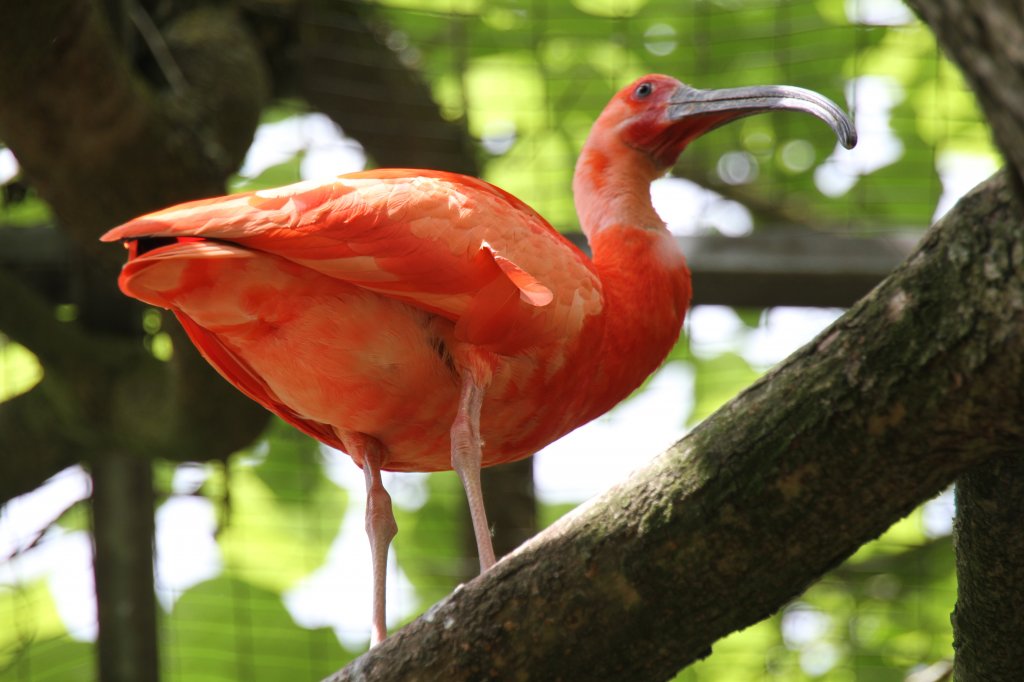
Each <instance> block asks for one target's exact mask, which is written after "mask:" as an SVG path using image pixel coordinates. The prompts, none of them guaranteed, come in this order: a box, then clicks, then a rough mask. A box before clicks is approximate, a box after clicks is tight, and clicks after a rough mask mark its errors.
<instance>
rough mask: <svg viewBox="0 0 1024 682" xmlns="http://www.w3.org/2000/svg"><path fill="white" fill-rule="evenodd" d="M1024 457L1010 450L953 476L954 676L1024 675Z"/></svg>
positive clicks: (972, 681) (963, 681)
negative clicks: (954, 479)
mask: <svg viewBox="0 0 1024 682" xmlns="http://www.w3.org/2000/svg"><path fill="white" fill-rule="evenodd" d="M1022 528H1024V457H1021V454H1020V452H1019V451H1018V452H1015V453H1012V454H1008V455H1006V456H1004V457H999V458H997V459H994V460H990V461H987V462H985V464H984V465H982V466H977V467H974V468H973V469H971V470H970V471H969V472H968V473H967V474H965V475H964V476H962V477H961V478H959V479H958V480H957V482H956V525H955V530H954V539H955V542H956V574H957V600H956V612H955V613H954V614H953V628H954V634H955V638H954V640H953V648H954V649H955V650H956V660H955V663H956V666H955V671H954V674H955V676H956V680H957V682H976V681H977V682H980V681H981V680H1022V679H1024V657H1021V642H1024V638H1022V635H1024V590H1022V589H1021V585H1022V584H1024V582H1022V579H1024V535H1022V534H1021V529H1022Z"/></svg>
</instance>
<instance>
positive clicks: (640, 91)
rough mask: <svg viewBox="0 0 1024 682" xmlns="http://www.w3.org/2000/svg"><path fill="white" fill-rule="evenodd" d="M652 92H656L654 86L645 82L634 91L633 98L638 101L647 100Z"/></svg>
mask: <svg viewBox="0 0 1024 682" xmlns="http://www.w3.org/2000/svg"><path fill="white" fill-rule="evenodd" d="M652 92H654V86H653V85H652V84H651V83H649V82H646V81H645V82H643V83H641V84H640V85H638V86H636V90H634V91H633V96H634V97H636V98H637V99H645V98H646V97H647V96H649V95H650V94H651V93H652Z"/></svg>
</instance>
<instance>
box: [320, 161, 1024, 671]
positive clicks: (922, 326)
mask: <svg viewBox="0 0 1024 682" xmlns="http://www.w3.org/2000/svg"><path fill="white" fill-rule="evenodd" d="M1007 184H1008V183H1007V180H1006V177H1005V176H1004V175H999V176H996V177H995V178H993V179H991V180H990V181H988V182H986V183H985V184H984V185H983V186H981V187H980V188H979V189H977V190H975V191H974V192H973V193H971V194H970V195H969V196H968V197H966V198H965V199H964V200H963V201H961V202H960V204H959V205H958V207H957V208H956V209H955V210H954V211H953V212H952V213H951V214H949V215H948V216H947V218H946V219H944V220H943V221H941V222H940V223H939V225H938V226H937V227H936V228H934V229H933V230H931V231H930V232H929V233H928V234H927V235H926V237H925V239H924V240H923V242H922V244H921V246H920V248H919V250H918V251H917V252H916V253H915V254H914V255H913V256H911V257H910V259H909V260H908V261H907V262H906V263H905V264H904V265H903V266H901V267H900V268H899V269H898V270H897V271H896V272H895V273H894V274H893V275H892V276H891V277H889V278H888V279H887V280H886V281H885V282H883V283H882V285H880V286H879V287H878V288H877V289H876V290H875V291H874V292H872V294H871V295H869V296H868V297H867V298H866V299H864V300H863V301H861V302H860V303H859V304H858V305H857V306H855V307H854V308H853V309H851V310H850V311H849V312H848V313H847V314H846V315H844V316H843V317H842V318H841V319H840V320H838V321H837V322H836V323H835V324H834V325H833V326H832V327H831V328H829V329H827V330H826V331H824V332H823V333H822V334H821V335H820V336H819V337H818V338H817V339H816V340H815V341H813V342H811V343H810V344H808V345H807V346H806V347H805V348H803V349H802V350H800V351H798V352H797V353H795V354H794V355H793V356H792V357H791V358H790V359H788V360H787V361H786V362H785V363H783V364H782V365H781V366H779V367H778V368H777V369H776V370H774V371H772V372H771V373H770V374H769V375H767V376H765V377H764V378H763V379H762V380H761V381H759V382H757V383H756V384H755V385H754V386H752V387H751V388H750V389H748V390H747V391H745V392H744V393H743V394H741V395H740V396H739V397H737V398H736V399H735V400H733V401H732V402H730V403H729V404H728V405H727V406H725V407H724V408H722V409H721V410H720V411H719V412H718V413H716V414H715V415H713V416H712V417H710V418H709V419H707V420H706V421H705V422H704V423H703V424H702V425H701V426H700V427H699V428H697V429H696V430H695V431H694V432H693V433H691V434H690V435H689V436H688V437H687V438H685V439H684V440H683V441H681V442H680V443H679V444H677V445H676V446H675V447H673V448H672V449H671V450H669V451H668V452H666V453H665V454H664V455H662V456H661V457H660V458H659V459H657V460H656V461H655V462H654V463H652V464H651V465H650V466H649V467H648V468H646V469H645V470H643V471H642V472H640V473H639V474H638V475H636V476H634V477H633V478H632V479H631V480H630V481H628V482H627V483H625V484H623V485H621V486H619V487H617V488H614V489H612V490H611V491H609V492H608V493H607V494H605V495H604V496H603V497H602V498H600V499H599V500H597V501H595V502H594V503H592V504H589V505H586V506H585V507H584V508H581V509H579V510H577V511H576V512H575V513H573V514H571V515H570V516H568V517H566V518H564V519H563V520H562V521H561V522H559V523H558V524H556V525H555V526H553V527H551V528H550V529H548V530H547V531H544V532H543V533H541V534H540V535H539V536H538V537H537V538H535V539H534V540H533V541H531V542H529V543H527V544H526V545H525V546H523V547H522V548H521V549H520V550H518V551H517V552H514V553H513V554H512V555H510V556H508V557H506V558H505V560H503V561H501V562H499V563H498V564H497V565H496V566H495V568H494V569H493V570H491V571H490V572H488V573H487V574H485V575H483V576H481V577H480V578H478V579H477V580H474V581H473V582H471V583H469V584H468V585H466V586H464V587H463V588H462V589H459V590H456V592H455V593H454V594H453V595H451V596H450V597H449V598H447V599H446V600H444V601H442V602H441V603H440V604H438V605H437V606H435V607H434V608H432V609H431V610H430V611H429V612H427V613H426V614H425V615H424V616H423V617H422V618H420V619H419V620H417V621H415V622H414V623H412V624H411V625H410V626H408V627H407V628H405V629H404V630H402V631H400V632H398V633H397V634H396V635H394V636H392V637H391V638H389V639H388V640H386V641H385V642H384V643H383V644H382V645H380V646H378V647H377V648H375V649H373V650H371V651H370V652H369V653H368V654H366V655H365V656H363V657H362V658H360V659H358V660H357V661H356V662H354V663H353V664H352V665H351V666H349V667H348V668H346V669H345V670H343V671H341V672H339V673H338V674H337V675H336V676H334V677H333V678H331V679H333V680H361V679H373V680H437V679H445V680H479V679H499V678H506V677H507V676H508V675H509V673H510V671H515V672H516V674H518V675H520V676H521V677H522V679H548V680H559V679H560V680H575V679H588V680H622V679H629V680H664V679H667V678H669V677H671V676H672V675H673V674H674V673H675V672H676V671H677V670H679V669H680V668H681V667H683V666H685V665H686V664H688V663H690V662H692V661H695V660H697V659H699V658H701V657H702V656H705V655H707V654H708V653H709V651H710V647H711V645H712V643H713V642H714V641H715V640H716V639H718V638H719V637H721V636H723V635H725V634H727V633H729V632H731V631H734V630H736V629H739V628H742V627H744V626H747V625H750V624H752V623H755V622H757V621H758V620H760V619H761V618H763V617H765V616H767V615H768V614H770V613H771V612H772V611H774V610H776V609H778V608H779V607H780V606H781V605H783V604H784V603H785V602H786V601H787V600H788V599H790V598H791V597H793V596H794V595H795V594H798V593H799V592H800V591H801V590H802V589H804V588H805V587H806V586H807V585H808V584H809V583H810V582H811V581H813V580H814V579H815V578H817V577H819V576H820V575H822V574H823V573H824V572H826V571H827V570H828V569H829V568H832V567H834V566H835V565H837V564H838V563H839V562H840V561H842V559H844V558H845V557H847V556H849V555H850V554H851V553H852V552H853V551H855V550H856V549H857V547H859V546H860V545H861V544H863V543H864V542H866V541H867V540H869V539H871V538H873V537H875V536H877V535H878V534H879V533H881V532H882V531H883V530H884V529H885V528H886V527H888V526H889V525H890V524H891V523H893V522H894V521H896V520H897V519H899V518H900V517H901V516H903V515H904V514H906V513H907V512H909V511H910V510H911V509H913V508H914V507H915V506H916V505H917V504H919V503H920V502H922V501H924V500H926V499H927V498H928V497H930V496H932V495H934V494H935V493H936V492H938V491H939V490H941V489H942V488H943V487H945V486H947V485H948V484H949V483H950V482H952V481H953V480H954V479H955V478H956V477H957V476H958V475H959V474H960V473H962V472H963V471H964V470H965V469H967V468H968V467H970V466H972V465H974V464H977V463H979V462H981V461H983V460H985V459H987V458H989V457H993V456H1005V455H1008V454H1010V453H1016V452H1019V451H1020V449H1021V446H1022V444H1024V422H1022V421H1021V420H1020V418H1019V416H1020V414H1021V410H1022V409H1024V394H1022V392H1021V390H1020V386H1021V383H1022V380H1024V268H1022V265H1024V243H1022V242H1021V234H1022V228H1024V225H1022V222H1021V213H1020V208H1019V205H1018V204H1017V203H1016V202H1015V200H1014V197H1013V195H1012V192H1011V191H1010V190H1009V189H1008V186H1007ZM556 596H557V598H555V597H556ZM624 642H629V646H623V643H624Z"/></svg>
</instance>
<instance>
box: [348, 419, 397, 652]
mask: <svg viewBox="0 0 1024 682" xmlns="http://www.w3.org/2000/svg"><path fill="white" fill-rule="evenodd" d="M356 440H358V445H357V446H355V447H354V448H353V449H358V450H361V454H362V459H363V476H364V477H365V478H366V534H367V535H368V536H369V537H370V554H371V558H372V560H373V619H372V621H371V631H370V646H371V647H372V646H374V645H377V644H380V643H381V641H383V640H384V638H385V637H386V636H387V634H388V627H387V621H386V620H385V611H384V595H385V590H384V588H385V584H386V581H387V568H388V547H389V546H390V545H391V540H392V539H393V538H394V537H395V534H397V533H398V524H396V523H395V515H394V513H393V512H392V511H391V496H390V495H388V491H387V490H385V489H384V483H383V482H382V481H381V478H380V465H381V451H380V443H378V442H377V441H375V440H373V439H372V438H359V439H356ZM350 442H351V441H350ZM350 447H351V445H350Z"/></svg>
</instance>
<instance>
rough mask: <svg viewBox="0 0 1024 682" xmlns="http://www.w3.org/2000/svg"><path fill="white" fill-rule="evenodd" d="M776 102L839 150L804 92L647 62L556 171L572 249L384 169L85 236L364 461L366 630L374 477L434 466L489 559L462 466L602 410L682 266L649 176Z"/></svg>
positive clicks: (540, 223)
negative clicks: (455, 488) (669, 70)
mask: <svg viewBox="0 0 1024 682" xmlns="http://www.w3.org/2000/svg"><path fill="white" fill-rule="evenodd" d="M775 110H793V111H799V112H804V113H807V114H811V115H813V116H815V117H817V118H819V119H821V120H822V121H824V122H825V123H826V124H828V125H829V126H830V127H831V128H832V130H833V132H834V133H835V134H836V136H837V138H838V140H839V143H840V144H842V145H843V146H844V147H846V148H852V147H853V145H854V144H856V131H855V129H854V127H853V123H852V122H851V120H850V119H849V118H848V117H847V116H846V114H845V113H844V112H843V111H842V110H841V109H840V108H839V107H838V106H837V105H836V104H835V103H833V102H832V101H831V100H829V99H828V98H826V97H824V96H823V95H820V94H818V93H816V92H813V91H811V90H806V89H803V88H798V87H794V86H780V85H770V86H746V87H737V88H725V89H711V90H702V89H698V88H695V87H692V86H690V85H686V84H684V83H682V82H680V81H679V80H676V79H675V78H673V77H671V76H666V75H662V74H650V75H647V76H643V77H641V78H639V79H637V80H635V81H633V82H632V83H630V84H629V85H627V86H625V87H624V88H622V89H621V90H620V91H619V92H618V93H617V94H615V95H614V97H613V98H612V99H611V101H610V102H609V103H608V105H607V106H606V107H605V108H604V110H603V111H602V112H601V113H600V115H599V116H598V118H597V120H596V122H595V123H594V125H593V127H592V129H591V131H590V134H589V136H588V138H587V140H586V142H585V144H584V145H583V148H582V150H581V152H580V156H579V159H578V162H577V165H576V168H575V173H574V177H573V183H572V189H573V193H574V200H575V206H576V210H577V214H578V217H579V221H580V227H581V229H582V231H583V232H584V234H585V235H586V238H587V240H588V243H589V246H590V250H591V253H592V257H588V256H587V255H585V254H584V253H583V252H582V251H581V250H580V249H578V248H577V247H575V246H574V245H573V244H572V243H571V242H570V241H568V240H567V239H566V238H565V237H563V236H562V235H561V234H560V233H559V232H558V231H556V230H555V229H554V228H553V227H552V226H551V225H550V224H549V223H548V222H547V221H546V220H544V218H542V217H541V216H540V215H539V214H538V213H537V212H535V211H534V210H533V209H531V208H530V207H529V206H528V205H527V204H526V203H524V202H523V201H521V200H519V199H517V198H516V197H514V196H512V195H511V194H509V193H507V192H505V191H504V190H502V189H499V188H498V187H496V186H494V185H491V184H489V183H487V182H485V181H483V180H480V179H476V178H473V177H468V176H464V175H459V174H455V173H450V172H445V171H437V170H424V169H402V168H391V169H377V170H369V171H363V172H357V173H350V174H346V175H340V176H337V177H333V178H329V179H326V180H306V181H302V182H298V183H295V184H291V185H288V186H285V187H280V188H276V189H266V190H257V191H250V192H244V193H238V194H233V195H228V196H223V197H217V198H210V199H199V200H195V201H190V202H186V203H183V204H179V205H176V206H171V207H169V208H165V209H162V210H158V211H155V212H153V213H149V214H146V215H143V216H141V217H138V218H135V219H134V220H131V221H129V222H127V223H125V224H123V225H121V226H119V227H116V228H114V229H112V230H110V231H109V232H107V233H106V234H105V235H103V236H102V238H101V239H102V240H103V241H106V242H117V241H120V242H122V243H123V244H124V245H125V247H126V248H127V250H128V258H127V261H126V263H125V264H124V266H123V268H122V270H121V273H120V276H119V279H118V284H119V286H120V289H121V291H122V292H124V293H125V294H126V295H128V296H131V297H134V298H137V299H139V300H141V301H143V302H145V303H148V304H151V305H153V306H159V307H161V308H165V309H168V310H170V311H172V312H173V313H174V315H175V316H176V317H177V319H178V321H179V322H180V323H181V325H182V327H184V330H185V331H186V332H187V334H188V336H189V338H190V339H191V341H192V342H193V343H194V345H195V346H196V347H197V348H198V350H199V351H200V353H201V354H202V355H203V356H204V357H205V358H206V359H207V360H208V361H209V363H210V364H211V365H213V367H214V368H216V370H217V371H218V372H219V373H220V374H221V375H222V376H223V377H224V378H225V379H227V380H228V381H229V382H231V383H232V384H233V385H234V386H235V387H237V388H238V389H239V390H240V391H242V392H243V393H244V394H245V395H247V396H248V397H249V398H251V399H253V400H255V401H256V402H258V403H260V404H261V405H263V406H264V407H265V408H267V409H268V410H269V411H270V412H273V413H274V414H276V415H277V416H279V417H280V418H281V419H283V420H284V421H286V422H288V423H290V424H291V425H293V426H295V427H296V428H298V429H299V430H301V431H303V432H305V433H307V434H309V435H310V436H312V437H314V438H316V439H318V440H319V441H321V442H322V443H324V444H326V445H328V446H330V447H332V448H335V449H337V450H340V451H342V452H344V453H347V454H348V455H349V456H350V457H351V458H352V460H353V461H354V462H355V464H356V465H358V466H359V467H361V468H362V470H363V474H364V478H365V482H366V489H367V502H366V515H365V518H366V531H367V534H368V536H369V541H370V547H371V558H372V566H373V600H372V601H373V606H372V616H371V633H370V634H371V636H370V641H371V646H372V645H374V644H376V643H379V642H380V641H381V640H382V639H383V638H384V637H385V636H386V634H387V632H386V623H385V609H384V604H385V601H384V595H385V574H386V565H387V556H388V548H389V546H390V543H391V540H392V539H393V538H394V536H395V534H396V532H397V526H396V523H395V519H394V515H393V513H392V510H391V500H390V496H389V495H388V493H387V491H386V490H385V489H384V486H383V483H382V479H381V471H383V470H388V471H438V470H449V469H454V470H455V471H456V472H457V473H458V476H459V478H460V479H461V481H462V484H463V488H464V490H465V493H466V497H467V501H468V505H469V508H470V514H471V517H472V522H473V527H474V534H475V536H476V541H477V546H478V549H479V552H478V554H479V560H480V569H481V572H483V571H486V570H487V569H488V568H489V567H490V566H492V565H493V564H494V563H495V556H494V550H493V548H492V544H491V537H490V529H489V526H488V522H487V518H486V513H485V511H484V502H483V495H482V493H481V489H480V469H481V466H490V465H494V464H499V463H502V462H509V461H513V460H517V459H521V458H524V457H528V456H530V455H532V454H534V453H535V452H536V451H537V450H539V449H540V448H541V447H543V446H544V445H547V444H548V443H550V442H552V441H554V440H556V439H557V438H559V437H560V436H562V435H564V434H566V433H568V432H569V431H572V430H573V429H575V428H577V427H579V426H581V425H582V424H585V423H586V422H588V421H590V420H592V419H594V418H596V417H598V416H600V415H601V414H603V413H604V412H606V411H607V410H609V409H610V408H611V407H613V406H614V405H615V404H616V403H618V402H619V401H620V400H622V399H623V398H625V397H626V396H628V395H629V394H630V393H631V392H632V391H633V390H634V389H635V388H637V387H638V386H639V385H640V384H641V383H642V382H643V381H644V379H645V378H646V377H647V376H649V375H650V374H651V373H652V372H653V371H654V370H655V369H657V367H658V366H659V365H660V363H661V362H662V361H663V360H664V358H665V356H666V355H667V354H668V352H669V351H670V349H671V348H672V346H673V345H674V343H675V342H676V341H677V339H678V336H679V334H680V330H681V328H682V323H683V319H684V316H685V314H686V311H687V309H688V307H689V304H690V299H691V283H690V273H689V270H688V267H687V264H686V260H685V257H684V255H683V253H682V251H681V250H680V248H679V246H678V245H677V242H676V240H675V239H674V238H673V236H672V234H671V233H670V232H669V231H668V229H667V228H666V225H665V223H664V222H663V221H662V220H661V219H660V218H659V216H658V214H657V213H656V212H655V210H654V208H653V207H652V204H651V197H650V184H651V182H652V181H654V180H655V179H657V178H658V177H660V176H662V175H664V174H665V173H666V172H667V171H668V170H669V169H670V168H671V167H672V166H673V165H674V164H675V163H676V161H677V159H678V157H679V155H680V154H681V153H682V152H683V150H684V149H685V148H686V147H687V145H689V144H690V143H691V142H692V141H693V140H695V139H697V138H698V137H700V136H701V135H703V134H705V133H707V132H709V131H711V130H713V129H715V128H718V127H719V126H721V125H724V124H726V123H728V122H730V121H734V120H736V119H738V118H741V117H744V116H749V115H752V114H757V113H761V112H768V111H775ZM485 444H486V445H485Z"/></svg>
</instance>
